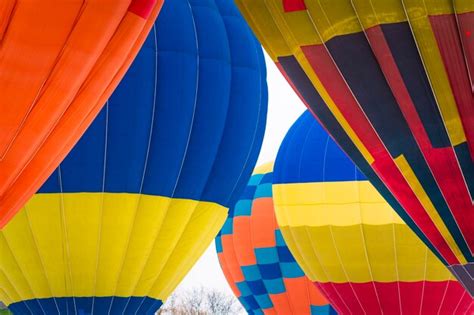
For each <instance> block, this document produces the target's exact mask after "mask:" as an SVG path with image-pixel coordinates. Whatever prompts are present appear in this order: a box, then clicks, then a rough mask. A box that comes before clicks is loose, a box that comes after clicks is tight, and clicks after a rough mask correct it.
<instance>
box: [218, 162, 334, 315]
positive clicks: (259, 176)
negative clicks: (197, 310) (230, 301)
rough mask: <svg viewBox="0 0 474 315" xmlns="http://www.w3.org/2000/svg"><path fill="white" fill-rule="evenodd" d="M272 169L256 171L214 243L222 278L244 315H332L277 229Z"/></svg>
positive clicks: (331, 309)
mask: <svg viewBox="0 0 474 315" xmlns="http://www.w3.org/2000/svg"><path fill="white" fill-rule="evenodd" d="M272 167H273V164H266V165H264V166H262V167H260V168H257V170H256V171H255V173H254V175H253V176H252V177H251V178H250V181H249V183H248V185H247V187H246V189H245V191H244V193H243V194H242V196H241V198H240V199H239V200H238V201H237V203H236V204H235V206H234V207H233V208H232V209H231V210H230V212H229V217H228V218H227V220H226V222H225V224H224V226H223V228H222V230H221V231H220V233H219V235H218V236H217V238H216V249H217V253H218V256H219V261H220V264H221V266H222V269H223V271H224V274H225V276H226V278H227V281H228V282H229V284H230V286H231V287H232V290H233V291H234V293H235V294H236V296H237V297H238V298H239V300H240V302H241V303H242V304H243V306H244V307H245V309H246V310H247V312H248V313H249V314H335V313H336V312H335V311H334V309H333V308H332V307H331V306H330V305H329V303H328V302H327V300H326V299H325V298H324V297H323V295H322V294H321V293H320V292H319V291H318V290H317V289H316V288H315V286H314V285H313V284H312V283H311V282H310V280H309V279H308V278H307V277H306V276H305V274H304V272H303V271H302V270H301V268H300V267H299V266H298V264H297V262H296V261H295V259H294V257H293V255H292V254H291V253H290V251H289V249H288V247H287V246H286V244H285V241H284V240H283V237H282V234H281V232H280V230H279V229H278V225H277V222H276V218H275V214H274V209H273V200H272V182H273V181H272V179H273V173H272Z"/></svg>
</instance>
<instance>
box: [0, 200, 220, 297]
mask: <svg viewBox="0 0 474 315" xmlns="http://www.w3.org/2000/svg"><path fill="white" fill-rule="evenodd" d="M226 216H227V208H225V207H223V206H221V205H218V204H215V203H211V202H202V201H195V200H188V199H173V198H168V197H162V196H151V195H139V194H128V193H64V194H56V193H55V194H37V195H35V196H34V197H33V198H32V199H31V201H30V202H29V203H28V204H27V205H26V206H25V208H23V209H22V210H21V211H20V212H19V213H18V215H17V216H16V217H15V218H14V219H13V220H12V221H11V222H10V223H9V224H8V225H7V226H6V227H5V228H4V229H3V230H2V231H1V232H0V270H9V273H8V274H3V273H2V272H0V281H1V282H0V283H2V288H1V289H2V290H3V291H4V294H5V295H8V297H9V298H8V299H6V300H5V301H7V302H9V303H14V302H18V301H21V300H28V299H32V298H48V297H67V296H122V297H128V296H149V297H152V298H156V299H160V300H164V299H165V298H166V297H167V296H168V295H169V294H170V291H171V289H170V288H174V287H175V286H176V285H177V284H178V283H179V281H180V280H181V279H182V277H183V276H184V274H183V275H180V276H175V275H173V272H171V269H173V268H174V269H175V268H178V267H180V266H178V265H177V261H178V260H177V257H179V258H180V259H183V257H186V259H184V261H183V262H182V265H183V266H184V265H186V266H190V265H192V264H193V263H194V262H195V261H196V260H197V259H198V258H199V253H200V251H199V250H198V249H200V248H201V247H202V244H208V243H209V241H210V240H211V239H212V238H213V237H214V236H215V234H217V232H218V230H219V227H220V225H221V224H222V223H223V222H224V220H225V218H226ZM205 222H210V224H211V226H212V227H213V229H212V231H209V233H207V234H206V235H202V236H201V237H198V238H196V235H197V234H196V233H194V232H196V231H197V230H202V226H203V225H204V223H205ZM185 230H186V231H185ZM183 231H185V232H183ZM165 241H166V242H165ZM13 284H14V285H13ZM131 284H133V285H131ZM129 288H134V289H132V290H130V289H129Z"/></svg>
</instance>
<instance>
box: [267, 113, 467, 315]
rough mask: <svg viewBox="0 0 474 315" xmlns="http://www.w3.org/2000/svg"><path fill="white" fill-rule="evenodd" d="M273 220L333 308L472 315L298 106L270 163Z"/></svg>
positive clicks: (461, 295)
mask: <svg viewBox="0 0 474 315" xmlns="http://www.w3.org/2000/svg"><path fill="white" fill-rule="evenodd" d="M273 174H274V178H273V181H274V185H273V196H274V197H273V198H274V204H275V212H276V216H277V220H278V224H279V226H280V229H281V231H282V234H283V237H284V239H285V241H286V243H287V244H288V247H289V248H290V250H291V252H292V253H293V255H294V256H295V259H296V261H297V262H298V263H299V264H300V266H301V267H302V269H303V270H304V271H305V273H306V275H307V276H308V277H309V279H311V280H312V281H313V282H314V283H315V285H316V286H318V288H320V289H321V291H322V292H323V293H324V294H325V296H326V297H327V298H328V300H329V301H330V303H331V305H333V307H334V308H335V309H336V310H337V311H338V312H339V313H341V314H446V315H447V314H472V312H473V311H474V301H473V299H472V298H471V297H470V295H469V293H468V292H467V291H466V290H465V289H464V288H463V287H462V286H461V285H460V284H459V282H457V280H456V278H455V277H454V276H453V275H452V274H451V273H450V272H449V271H448V269H447V268H446V267H445V266H444V265H443V264H442V263H441V261H440V260H439V259H438V258H437V257H436V256H435V255H434V254H433V253H432V252H431V251H430V250H429V249H428V248H427V247H426V246H425V245H424V244H423V242H422V241H421V240H419V239H418V237H417V236H416V234H415V233H413V232H412V231H411V230H410V228H409V227H408V226H407V225H406V224H405V223H404V222H403V220H402V218H401V217H400V216H399V215H397V213H396V212H395V211H393V209H392V208H391V206H390V205H389V204H388V203H387V202H386V201H385V200H384V198H383V197H382V196H381V195H380V194H379V193H378V192H377V190H376V189H375V188H374V186H373V185H372V184H371V183H370V182H369V181H368V180H367V178H366V177H365V176H364V175H363V174H362V172H361V171H360V170H359V169H358V168H357V167H356V166H355V165H354V164H353V162H352V161H351V160H350V159H349V158H348V157H347V156H346V155H345V153H344V152H343V151H342V150H341V149H340V148H339V147H338V145H337V144H336V143H335V142H334V141H333V140H332V139H331V138H330V136H329V135H328V134H327V132H326V131H325V130H324V129H323V128H322V127H321V126H320V125H319V123H318V122H317V121H316V120H315V119H314V117H313V116H312V114H311V113H310V112H309V111H307V112H305V113H304V114H303V115H302V116H301V117H300V118H299V119H298V120H297V121H296V123H295V124H294V125H293V126H292V127H291V129H290V130H289V132H288V133H287V135H286V137H285V139H284V140H283V143H282V145H281V147H280V150H279V152H278V156H277V159H276V161H275V167H274V173H273Z"/></svg>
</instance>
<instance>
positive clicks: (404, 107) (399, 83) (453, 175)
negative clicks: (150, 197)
mask: <svg viewBox="0 0 474 315" xmlns="http://www.w3.org/2000/svg"><path fill="white" fill-rule="evenodd" d="M366 34H367V38H368V39H369V43H370V45H371V47H372V50H373V52H374V54H375V56H376V58H377V61H378V62H379V64H380V67H381V69H382V71H383V73H384V76H385V78H386V79H387V83H388V84H389V86H390V88H391V90H392V92H393V95H394V96H395V99H396V100H397V103H398V105H399V106H400V109H401V111H402V113H403V116H404V117H405V120H406V121H407V122H408V126H409V128H410V131H411V132H412V134H413V136H414V137H415V139H416V142H417V143H418V146H419V148H420V150H421V152H422V153H423V156H424V158H425V159H426V162H427V164H428V165H429V167H430V169H431V171H432V174H433V176H434V177H435V179H436V182H437V183H438V186H439V187H440V189H441V191H442V192H443V196H444V198H445V200H446V202H447V204H448V206H449V208H450V209H451V211H452V213H453V216H454V218H455V219H456V221H457V223H458V225H459V227H460V230H461V232H463V234H464V236H465V238H466V240H467V241H468V244H469V240H470V239H472V238H473V237H474V233H469V231H474V220H473V219H472V213H474V205H473V204H472V202H471V198H470V196H469V191H468V189H467V186H466V184H465V182H464V178H463V175H462V171H461V169H460V167H459V164H458V162H457V158H456V153H455V152H454V149H453V148H452V147H448V148H434V147H433V145H432V144H431V141H430V139H429V137H428V134H427V132H426V129H425V128H424V125H423V122H422V120H421V118H420V116H419V114H418V112H417V110H416V107H415V104H414V103H413V100H412V98H411V96H410V94H409V92H408V89H407V87H406V85H405V84H404V80H403V77H402V75H401V73H400V71H399V69H398V67H397V64H396V62H395V58H394V56H393V55H392V53H391V51H390V48H389V45H388V43H387V41H386V39H385V36H384V34H383V31H382V29H381V28H380V26H375V27H373V28H370V29H368V30H366ZM468 92H469V91H468ZM469 94H471V93H470V92H469ZM473 124H474V122H473ZM466 210H467V211H466ZM470 234H472V235H470Z"/></svg>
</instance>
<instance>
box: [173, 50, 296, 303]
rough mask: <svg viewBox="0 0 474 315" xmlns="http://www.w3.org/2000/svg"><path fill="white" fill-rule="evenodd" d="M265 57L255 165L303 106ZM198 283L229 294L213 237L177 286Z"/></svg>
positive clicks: (272, 153) (268, 157)
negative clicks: (261, 133)
mask: <svg viewBox="0 0 474 315" xmlns="http://www.w3.org/2000/svg"><path fill="white" fill-rule="evenodd" d="M265 59H266V63H267V82H268V94H269V104H268V116H267V128H266V131H265V137H264V139H263V146H262V150H261V152H260V156H259V158H258V162H257V165H261V164H264V163H266V162H270V161H274V160H275V157H276V154H277V152H278V148H279V146H280V143H281V141H282V140H283V138H284V137H285V134H286V132H287V131H288V129H289V128H290V127H291V125H292V124H293V122H295V120H296V119H297V118H298V117H299V115H300V114H301V113H302V112H303V111H304V110H305V107H304V105H303V103H302V102H301V101H300V99H299V98H298V96H296V94H295V93H294V91H293V90H292V88H291V87H290V86H289V85H288V83H287V82H286V80H285V78H284V77H283V76H282V75H281V73H280V71H279V70H278V69H277V67H276V66H275V64H274V63H273V62H272V60H271V59H270V58H269V57H268V56H267V55H266V56H265ZM198 286H205V287H212V288H216V289H219V290H222V291H226V292H227V293H229V294H232V291H231V289H230V287H229V286H228V284H227V281H226V280H225V278H224V274H223V273H222V270H221V268H220V266H219V261H218V260H217V254H216V250H215V247H214V241H213V242H212V243H211V245H210V246H209V248H208V249H207V250H206V252H205V253H204V254H203V255H202V256H201V258H200V259H199V261H198V262H197V263H196V265H194V267H193V269H191V271H190V272H189V273H188V275H187V276H186V278H184V280H183V281H182V282H181V284H180V285H179V286H178V290H186V289H189V288H192V287H198Z"/></svg>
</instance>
